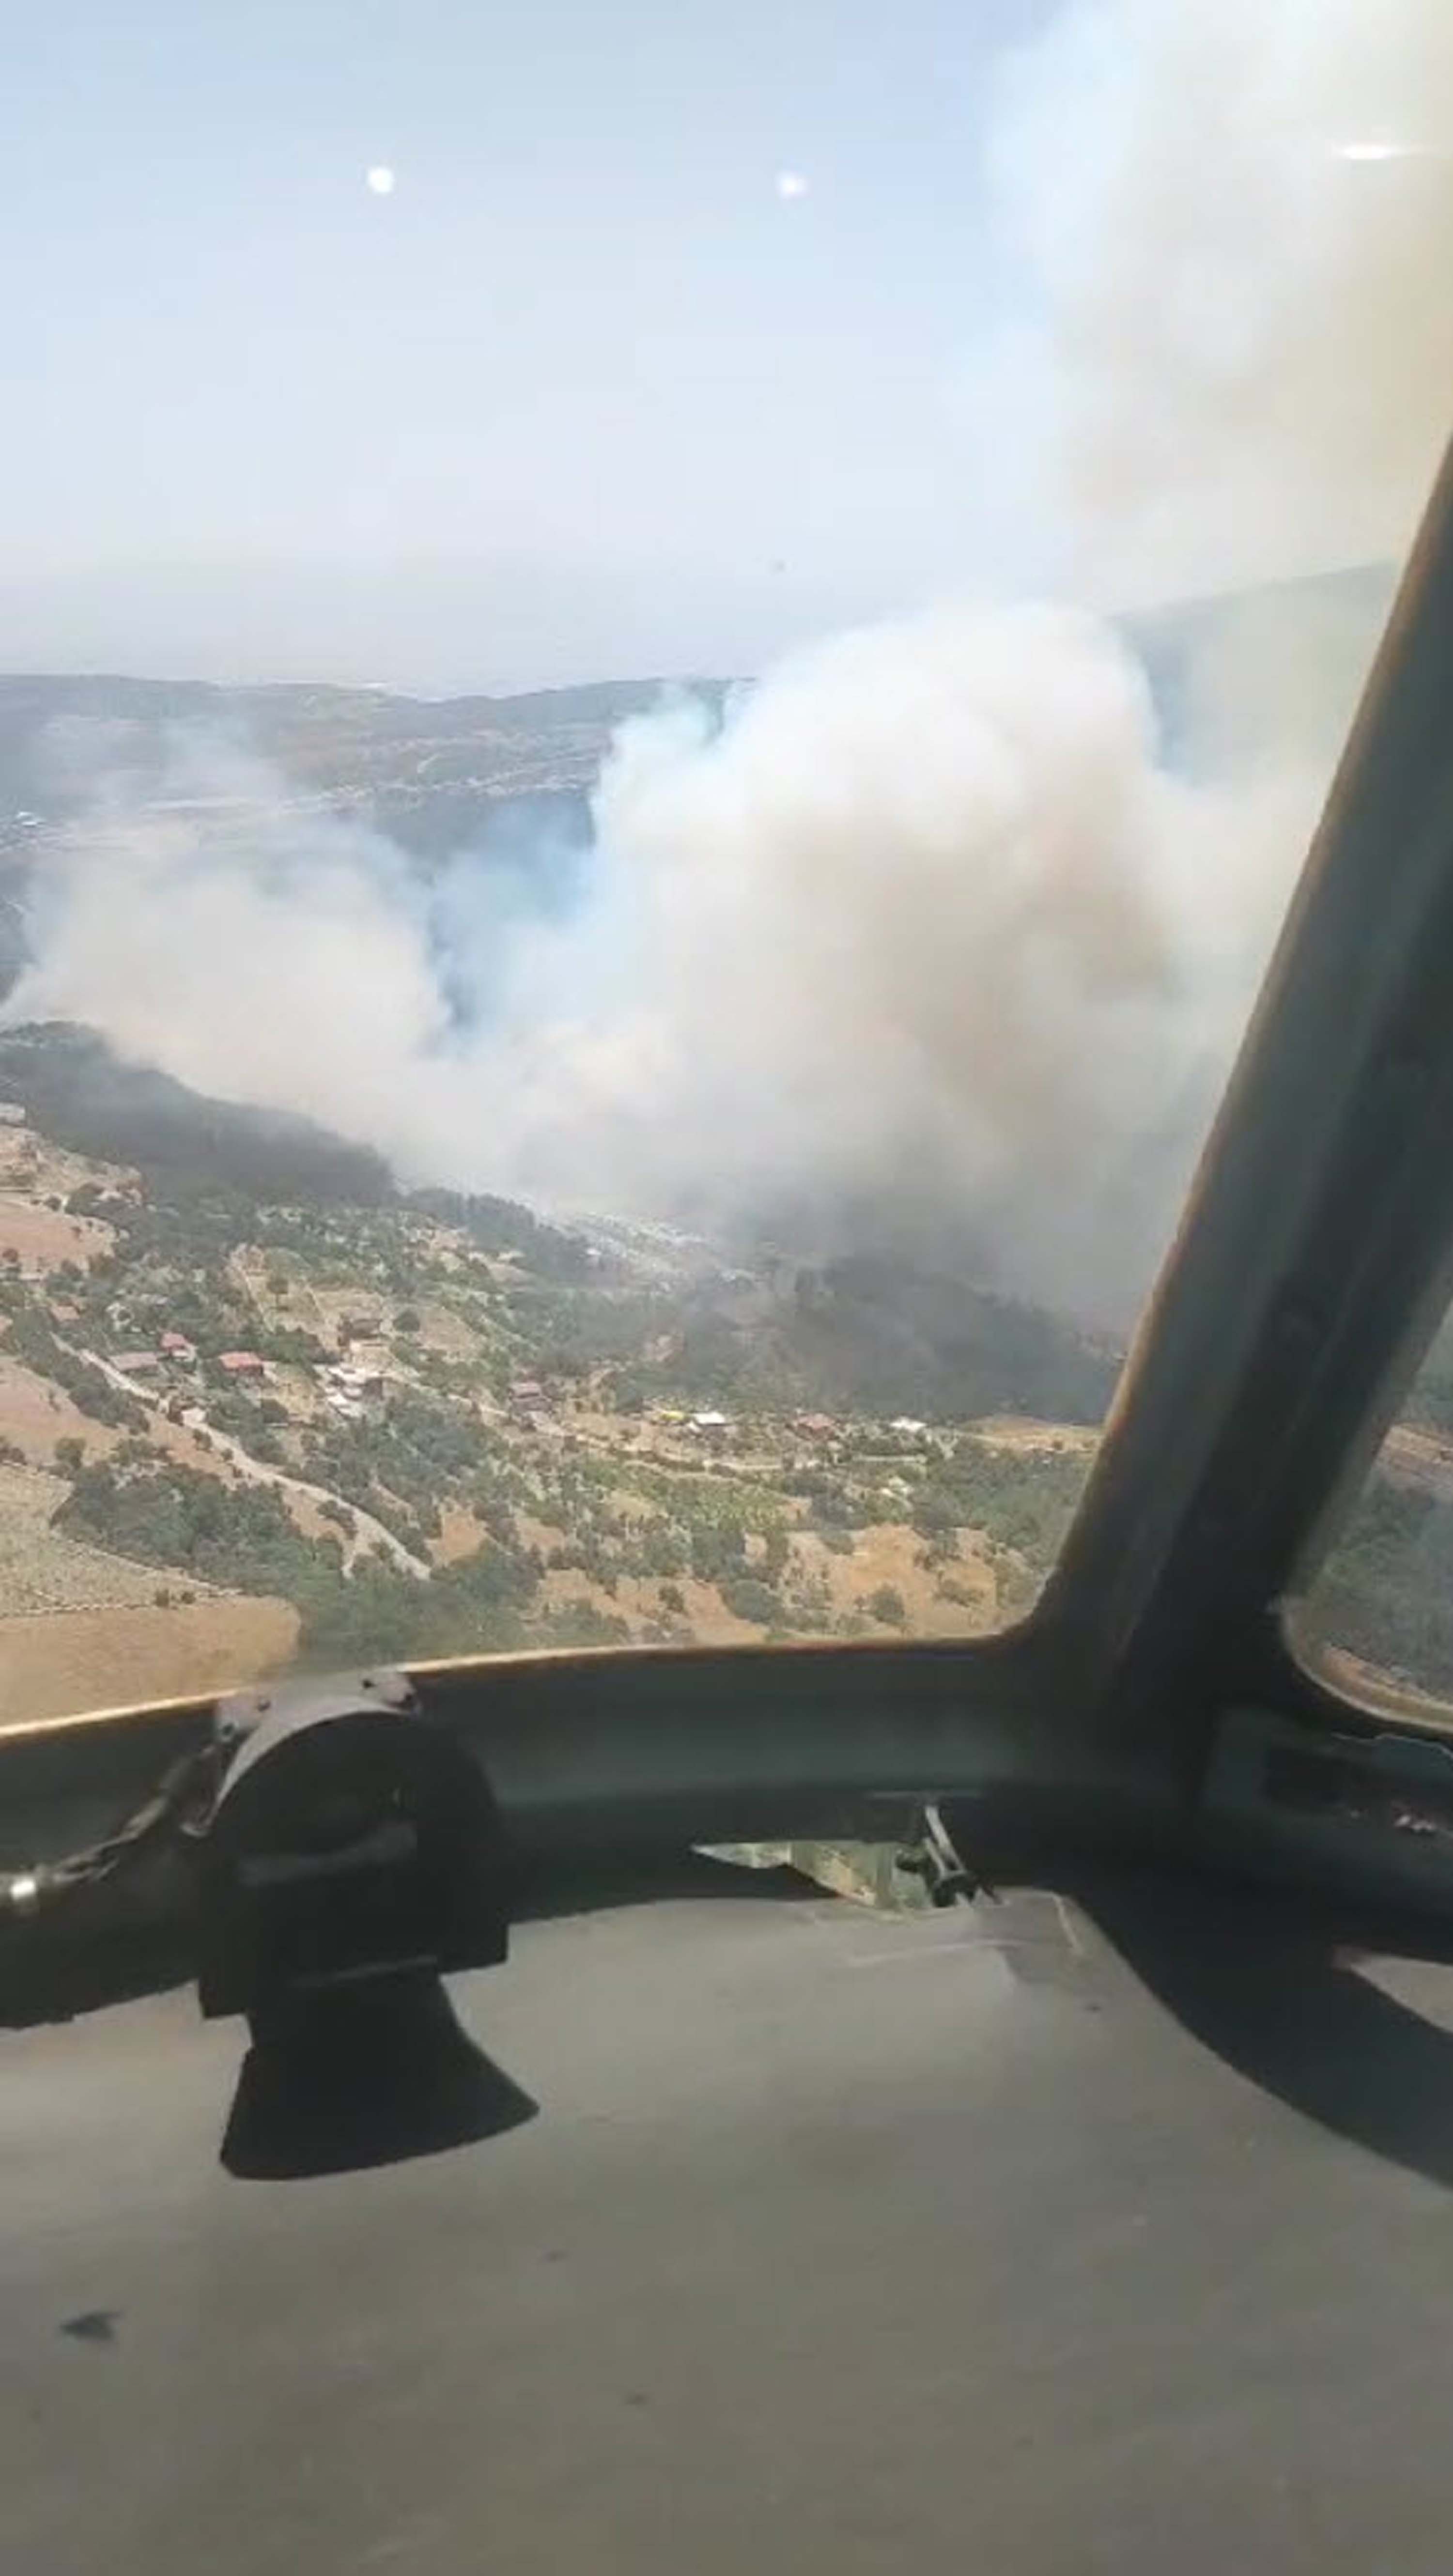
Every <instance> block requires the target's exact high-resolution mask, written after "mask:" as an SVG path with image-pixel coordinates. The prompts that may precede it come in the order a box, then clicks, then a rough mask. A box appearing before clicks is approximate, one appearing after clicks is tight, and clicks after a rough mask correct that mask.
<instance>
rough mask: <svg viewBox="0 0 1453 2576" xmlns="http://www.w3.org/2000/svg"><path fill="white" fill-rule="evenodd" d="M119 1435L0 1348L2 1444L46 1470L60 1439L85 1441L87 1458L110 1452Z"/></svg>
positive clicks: (0, 1424) (0, 1425) (0, 1346)
mask: <svg viewBox="0 0 1453 2576" xmlns="http://www.w3.org/2000/svg"><path fill="white" fill-rule="evenodd" d="M120 1437H121V1434H120V1432H119V1431H113V1430H111V1429H110V1428H109V1427H108V1426H107V1425H106V1424H105V1423H101V1422H93V1421H92V1420H91V1417H90V1415H89V1414H86V1413H81V1412H79V1411H78V1409H77V1407H76V1406H75V1405H74V1404H73V1403H72V1402H71V1399H70V1397H69V1396H68V1395H66V1394H64V1393H63V1391H62V1390H61V1388H60V1387H58V1386H52V1384H51V1382H50V1380H49V1378H44V1377H37V1376H36V1374H35V1371H34V1370H33V1369H28V1368H26V1367H25V1366H24V1365H23V1363H22V1362H21V1361H20V1360H12V1359H9V1358H7V1356H6V1353H5V1350H4V1347H3V1345H0V1440H9V1441H11V1442H12V1443H13V1444H14V1446H15V1447H16V1448H17V1449H23V1450H24V1452H25V1455H26V1457H27V1458H28V1459H30V1460H32V1461H33V1463H34V1464H35V1465H36V1466H39V1467H48V1466H49V1465H50V1463H51V1460H52V1458H53V1457H54V1454H55V1445H56V1442H57V1441H58V1440H75V1439H80V1440H84V1442H85V1444H86V1450H87V1454H88V1455H89V1456H91V1457H93V1458H99V1457H103V1456H104V1455H105V1453H106V1451H107V1450H108V1449H114V1448H115V1446H116V1443H117V1441H118V1440H119V1439H120Z"/></svg>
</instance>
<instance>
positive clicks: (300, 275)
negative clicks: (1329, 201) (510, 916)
mask: <svg viewBox="0 0 1453 2576" xmlns="http://www.w3.org/2000/svg"><path fill="white" fill-rule="evenodd" d="M25 14H26V21H27V23H26V25H25V28H24V31H23V33H18V32H17V23H16V20H15V19H12V24H11V28H10V31H9V33H8V36H7V60H6V73H5V81H4V85H3V95H0V204H3V211H4V223H3V234H0V245H3V246H0V286H3V310H4V313H5V329H4V334H3V340H0V424H3V426H0V460H3V465H4V473H3V481H0V566H3V572H0V667H4V668H8V669H31V670H34V669H36V668H51V669H77V668H82V669H84V668H92V669H95V668H109V669H116V668H122V669H128V670H145V671H154V672H165V673H168V674H175V675H177V676H193V675H198V676H204V677H216V678H268V677H299V676H310V677H330V678H336V679H347V680H357V681H378V682H383V683H387V684H392V685H396V686H405V687H414V688H420V689H426V690H428V689H439V690H444V689H455V688H467V687H475V688H509V687H522V686H529V685H532V684H538V683H544V682H551V681H557V680H569V679H573V678H585V677H593V676H606V675H612V674H624V673H627V672H630V673H638V672H647V671H673V672H681V671H738V670H749V669H756V668H758V667H760V666H761V664H762V663H763V662H764V661H765V660H767V659H769V658H770V657H771V656H772V655H773V654H774V653H775V652H777V651H779V650H780V649H782V648H783V647H784V646H787V645H790V644H792V643H794V642H796V641H797V640H799V639H800V638H802V637H804V636H808V635H811V634H813V633H816V632H819V631H821V630H823V629H824V628H827V627H830V626H833V625H836V624H840V623H842V622H843V621H844V620H847V619H852V618H857V617H861V616H864V615H869V614H876V613H880V612H883V611H892V610H899V609H902V608H905V607H911V606H914V605H916V604H918V603H920V602H922V601H924V600H927V599H929V598H931V597H933V596H935V595H938V594H939V593H941V592H943V591H944V590H945V589H946V588H952V587H959V586H972V587H976V588H980V589H993V588H994V587H995V586H1004V587H1023V586H1024V585H1025V583H1026V581H1028V582H1030V583H1032V582H1034V581H1035V580H1036V579H1037V578H1038V577H1039V576H1040V575H1041V574H1042V573H1043V572H1044V570H1045V569H1046V567H1045V566H1044V564H1043V563H1042V562H1041V561H1040V560H1039V556H1040V554H1041V552H1042V545H1041V532H1040V531H1039V530H1038V529H1037V527H1036V524H1035V514H1034V512H1033V510H1032V509H1028V508H1026V509H1020V510H1017V511H1016V510H1015V509H1014V508H1013V507H1006V505H1005V499H1004V494H1003V492H1002V491H1000V490H998V489H996V488H995V478H994V476H993V473H992V471H990V470H988V469H989V467H990V465H991V463H992V458H993V455H994V450H995V447H996V445H998V446H1002V444H1003V442H1004V439H1005V436H1006V432H1007V431H1008V428H1009V425H1008V424H1006V423H1004V422H1002V421H995V420H993V419H992V418H986V417H985V416H984V413H983V409H982V406H981V404H980V402H979V400H978V398H977V392H976V384H977V380H976V372H975V367H974V363H973V353H974V351H975V349H976V348H977V347H981V346H982V345H983V344H984V342H985V340H986V337H992V335H993V334H994V332H995V330H996V329H997V328H998V327H999V325H1000V324H1001V323H1002V321H1003V319H1004V316H1005V314H1006V312H1007V311H1009V310H1010V309H1011V308H1012V304H1013V299H1014V296H1015V293H1016V291H1017V287H1016V280H1015V278H1014V277H1013V275H1012V273H1010V269H1009V267H1007V266H1006V263H1005V261H1004V258H1003V256H1002V246H1001V245H996V242H995V239H994V237H993V226H992V224H991V222H990V221H989V207H988V200H987V195H986V173H985V138H986V115H987V109H986V99H987V96H988V92H989V87H990V83H991V81H992V78H993V76H994V74H995V72H996V69H997V68H999V67H1000V66H1002V63H1003V61H1004V58H1005V55H1006V51H1007V50H1008V49H1011V48H1012V47H1014V46H1015V45H1017V44H1019V43H1022V42H1024V41H1026V40H1028V39H1030V38H1032V37H1033V35H1034V34H1035V32H1036V31H1037V29H1038V28H1039V27H1040V25H1041V24H1042V22H1043V20H1044V18H1045V16H1046V14H1047V0H977V5H965V0H894V5H893V6H892V7H891V8H890V7H889V6H887V5H886V0H793V5H792V6H791V7H790V8H785V9H784V8H783V7H782V5H781V0H733V5H732V6H731V7H730V8H723V7H717V8H711V9H708V8H705V7H701V6H696V7H692V6H687V7H683V6H681V5H680V0H623V5H620V6H618V7H614V8H613V7H610V6H608V5H600V0H536V4H535V5H533V6H532V7H531V8H529V9H520V8H518V7H510V8H502V7H500V6H498V5H488V0H484V5H481V0H285V5H283V4H282V0H249V5H248V6H247V7H246V8H242V7H235V6H234V7H232V8H230V9H226V10H224V9H221V8H214V7H202V8H200V9H199V8H197V7H196V6H195V5H194V0H185V4H184V0H134V5H132V6H130V7H128V8H127V9H126V10H125V11H118V10H116V9H115V8H114V6H113V5H112V0H55V5H52V6H49V7H47V8H46V9H43V10H39V9H37V10H32V11H28V12H27V13H25ZM380 171H382V172H385V173H388V174H391V179H392V184H391V185H386V184H384V183H383V182H380V181H378V180H375V182H374V184H373V185H370V184H369V174H370V172H374V173H377V172H380Z"/></svg>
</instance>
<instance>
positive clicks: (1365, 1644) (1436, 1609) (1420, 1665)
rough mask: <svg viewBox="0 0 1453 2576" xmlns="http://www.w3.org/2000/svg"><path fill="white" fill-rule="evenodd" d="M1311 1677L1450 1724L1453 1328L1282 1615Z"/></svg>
mask: <svg viewBox="0 0 1453 2576" xmlns="http://www.w3.org/2000/svg"><path fill="white" fill-rule="evenodd" d="M1290 1624H1291V1631H1292V1634H1293V1636H1294V1638H1295V1640H1296V1643H1297V1646H1298V1648H1299V1649H1300V1651H1301V1652H1302V1653H1303V1654H1304V1655H1305V1656H1306V1657H1307V1659H1308V1661H1309V1662H1310V1663H1311V1664H1312V1665H1313V1666H1314V1668H1315V1669H1317V1670H1318V1671H1320V1672H1322V1673H1324V1674H1325V1675H1326V1676H1327V1678H1328V1679H1329V1680H1331V1681H1333V1682H1334V1683H1335V1684H1336V1685H1337V1687H1338V1688H1339V1689H1341V1690H1345V1691H1348V1692H1350V1693H1351V1695H1352V1696H1353V1697H1354V1698H1366V1699H1369V1700H1370V1701H1372V1702H1377V1701H1379V1700H1386V1699H1387V1698H1388V1696H1389V1695H1391V1696H1392V1697H1393V1698H1394V1699H1396V1700H1399V1701H1404V1702H1407V1703H1408V1704H1410V1705H1411V1706H1412V1708H1413V1709H1414V1710H1415V1712H1416V1713H1419V1714H1421V1715H1423V1716H1425V1717H1428V1718H1430V1719H1432V1720H1434V1721H1435V1722H1436V1723H1437V1724H1439V1725H1442V1726H1446V1725H1448V1723H1449V1722H1450V1719H1453V1324H1450V1323H1449V1322H1447V1321H1445V1322H1444V1324H1443V1325H1442V1327H1441V1329H1440V1331H1439V1332H1438V1333H1437V1335H1436V1336H1435V1338H1434V1340H1433V1343H1432V1345H1431V1348H1430V1349H1429V1351H1428V1355H1427V1357H1426V1359H1425V1360H1424V1362H1423V1365H1422V1367H1421V1368H1420V1369H1419V1371H1418V1374H1417V1376H1416V1378H1415V1379H1414V1381H1413V1384H1412V1386H1411V1387H1410V1388H1409V1390H1408V1393H1407V1396H1406V1397H1405V1399H1404V1401H1403V1402H1402V1404H1401V1405H1400V1406H1399V1407H1398V1418H1397V1420H1396V1421H1395V1422H1394V1423H1393V1425H1392V1427H1391V1429H1390V1430H1389V1431H1388V1433H1387V1436H1386V1438H1385V1439H1384V1440H1383V1443H1382V1446H1381V1448H1380V1449H1379V1451H1378V1454H1377V1457H1376V1459H1375V1460H1374V1462H1373V1466H1372V1469H1371V1471H1370V1473H1369V1475H1368V1477H1367V1481H1366V1483H1365V1484H1364V1486H1363V1488H1362V1491H1361V1493H1360V1494H1359V1495H1358V1496H1357V1498H1356V1501H1355V1503H1354V1505H1353V1507H1352V1510H1351V1511H1350V1512H1349V1513H1348V1515H1347V1517H1346V1520H1345V1522H1344V1524H1343V1526H1342V1528H1341V1529H1340V1530H1339V1532H1338V1534H1337V1537H1336V1540H1335V1543H1334V1545H1333V1546H1332V1547H1331V1548H1330V1550H1329V1551H1328V1553H1327V1555H1326V1557H1325V1559H1324V1560H1323V1562H1322V1564H1321V1566H1320V1567H1319V1569H1318V1572H1317V1576H1316V1580H1315V1581H1314V1582H1313V1584H1312V1585H1311V1588H1310V1590H1309V1592H1308V1593H1307V1594H1306V1595H1305V1597H1304V1598H1302V1599H1301V1600H1299V1601H1298V1602H1297V1603H1296V1605H1295V1607H1294V1609H1293V1612H1292V1616H1291V1623H1290Z"/></svg>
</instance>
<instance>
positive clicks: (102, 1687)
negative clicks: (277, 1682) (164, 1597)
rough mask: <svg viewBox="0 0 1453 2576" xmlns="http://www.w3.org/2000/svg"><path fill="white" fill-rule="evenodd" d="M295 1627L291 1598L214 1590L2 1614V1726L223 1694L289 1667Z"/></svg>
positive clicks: (0, 1684)
mask: <svg viewBox="0 0 1453 2576" xmlns="http://www.w3.org/2000/svg"><path fill="white" fill-rule="evenodd" d="M141 1570H142V1571H146V1569H141ZM150 1579H151V1580H153V1581H154V1577H151V1578H150ZM297 1633H298V1618H297V1612H296V1611H295V1610H294V1609H293V1608H292V1606H291V1604H290V1603H289V1602H286V1601H269V1600H244V1599H241V1598H238V1597H235V1596H229V1597H224V1596H219V1595H217V1594H213V1595H212V1596H210V1597H209V1598H207V1599H205V1600H198V1601H195V1602H191V1603H183V1604H181V1605H180V1606H177V1605H173V1607H172V1608H170V1609H166V1610H163V1609H158V1608H157V1607H156V1606H155V1604H154V1603H153V1602H151V1601H147V1602H146V1603H145V1604H144V1605H141V1604H136V1605H133V1606H130V1607H126V1608H112V1609H107V1610H72V1611H59V1612H53V1613H52V1614H51V1615H50V1616H48V1617H47V1616H44V1615H38V1616H32V1617H21V1618H0V1727H6V1726H19V1725H22V1724H24V1723H25V1721H26V1720H27V1719H31V1718H40V1717H69V1716H74V1715H79V1714H80V1713H81V1712H82V1711H84V1710H89V1709H95V1708H125V1707H129V1706H130V1705H131V1704H132V1703H134V1702H137V1701H144V1700H155V1699H177V1698H181V1697H183V1696H185V1695H187V1694H189V1693H191V1692H193V1691H195V1692H198V1693H199V1694H200V1693H206V1694H210V1693H211V1692H213V1691H218V1690H225V1689H228V1688H230V1687H232V1686H233V1685H235V1684H240V1683H243V1682H249V1681H253V1680H256V1679H258V1678H259V1677H260V1676H261V1675H263V1674H265V1673H271V1672H275V1671H276V1670H277V1669H278V1668H279V1667H280V1666H281V1665H283V1664H285V1663H287V1662H288V1660H289V1658H290V1657H291V1655H292V1652H293V1648H294V1646H295V1644H296V1641H297Z"/></svg>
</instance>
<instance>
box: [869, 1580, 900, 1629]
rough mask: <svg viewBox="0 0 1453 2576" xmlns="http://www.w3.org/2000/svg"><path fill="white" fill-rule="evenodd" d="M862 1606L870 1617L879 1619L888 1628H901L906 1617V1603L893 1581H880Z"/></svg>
mask: <svg viewBox="0 0 1453 2576" xmlns="http://www.w3.org/2000/svg"><path fill="white" fill-rule="evenodd" d="M863 1607H864V1609H865V1610H866V1611H867V1613H868V1616H869V1617H870V1618H871V1619H881V1621H882V1622H883V1625H884V1626H885V1627H888V1628H901V1627H903V1626H904V1624H905V1622H906V1621H907V1618H908V1605H907V1603H906V1602H905V1600H904V1598H903V1595H902V1593H901V1592H900V1591H899V1590H898V1587H897V1585H896V1584H894V1583H880V1584H879V1585H878V1587H877V1589H876V1591H873V1592H870V1593H869V1594H868V1597H867V1599H866V1601H865V1602H864V1604H863Z"/></svg>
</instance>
